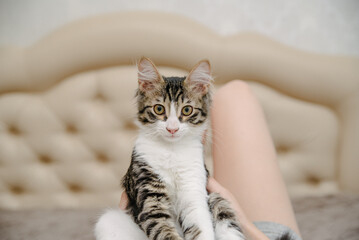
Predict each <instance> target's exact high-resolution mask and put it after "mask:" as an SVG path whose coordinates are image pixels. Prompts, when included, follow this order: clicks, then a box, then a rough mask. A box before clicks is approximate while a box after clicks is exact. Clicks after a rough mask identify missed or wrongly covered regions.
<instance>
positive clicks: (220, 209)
mask: <svg viewBox="0 0 359 240" xmlns="http://www.w3.org/2000/svg"><path fill="white" fill-rule="evenodd" d="M208 205H209V208H210V211H211V213H212V217H213V224H214V231H215V236H216V240H243V239H245V237H244V235H243V233H242V231H241V228H240V226H239V223H238V221H237V219H236V215H235V212H234V210H233V209H232V208H231V207H230V204H229V202H228V201H227V200H225V199H224V198H222V197H221V196H220V195H219V194H218V193H211V194H210V195H209V199H208Z"/></svg>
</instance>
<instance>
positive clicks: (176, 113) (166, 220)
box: [95, 58, 245, 240]
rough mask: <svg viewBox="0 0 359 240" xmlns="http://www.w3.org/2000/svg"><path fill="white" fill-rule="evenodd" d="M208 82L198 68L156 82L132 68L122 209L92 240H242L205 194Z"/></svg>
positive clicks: (108, 216)
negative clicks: (131, 135)
mask: <svg viewBox="0 0 359 240" xmlns="http://www.w3.org/2000/svg"><path fill="white" fill-rule="evenodd" d="M211 80H212V77H211V68H210V64H209V62H208V61H206V60H204V61H200V62H199V63H198V64H197V65H196V66H195V67H194V68H193V69H192V71H191V72H190V73H189V75H188V76H187V77H164V76H161V75H160V74H159V72H158V70H157V68H156V67H155V65H154V64H153V63H152V62H151V60H149V59H147V58H142V59H141V60H140V62H139V64H138V83H139V86H138V91H137V101H138V114H137V117H138V122H139V126H140V131H139V136H138V138H137V141H136V144H135V147H134V149H133V153H132V160H131V165H130V167H129V169H128V171H127V173H126V175H125V177H124V179H123V181H122V185H123V187H124V188H125V191H126V193H127V196H128V199H129V203H128V206H127V211H126V213H124V212H122V211H121V210H110V211H108V212H107V213H105V214H104V215H103V216H102V217H101V218H100V219H99V222H98V223H97V225H96V229H95V232H96V238H97V239H98V240H115V239H122V240H123V239H131V240H137V239H138V240H144V239H153V240H156V239H157V240H161V239H172V240H180V239H191V240H192V239H198V240H213V239H218V240H219V239H223V240H231V239H236V240H240V239H245V238H244V236H243V234H242V232H241V230H240V227H239V224H238V222H237V221H236V218H235V213H234V211H233V210H232V209H231V208H230V207H229V203H228V202H227V201H226V200H224V199H223V198H222V197H220V196H219V195H218V194H210V195H208V193H207V191H206V184H207V177H208V171H207V170H206V167H205V164H204V159H203V144H202V136H203V134H204V132H205V131H206V129H207V128H208V120H209V110H210V103H211V95H210V93H211V91H210V87H211Z"/></svg>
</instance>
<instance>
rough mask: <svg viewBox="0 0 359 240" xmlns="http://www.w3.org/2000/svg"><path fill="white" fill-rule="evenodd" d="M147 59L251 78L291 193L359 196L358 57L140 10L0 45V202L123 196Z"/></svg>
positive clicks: (87, 203)
mask: <svg viewBox="0 0 359 240" xmlns="http://www.w3.org/2000/svg"><path fill="white" fill-rule="evenodd" d="M141 56H147V57H150V58H152V59H153V60H154V62H155V63H156V64H157V65H159V66H162V67H161V69H162V70H163V73H165V74H166V73H168V74H180V75H184V74H185V72H186V70H189V67H191V66H192V65H193V64H194V63H195V62H197V61H198V60H200V59H203V58H208V59H209V60H210V61H211V63H212V65H213V71H214V75H215V77H216V84H217V86H219V85H221V84H224V83H226V82H228V81H230V80H233V79H243V80H247V81H249V82H250V84H251V86H252V87H253V89H254V91H255V93H256V95H257V96H258V97H259V99H260V100H261V102H262V104H263V107H264V109H265V113H266V117H267V120H268V123H269V126H270V130H271V133H272V136H273V138H274V141H275V144H276V147H277V150H278V154H279V155H278V160H279V162H280V166H281V169H282V170H283V174H284V177H285V179H286V182H287V185H288V188H289V191H290V193H291V195H292V196H298V195H314V194H327V193H335V192H338V191H351V192H357V193H359V145H358V144H359V124H358V123H359V60H358V59H355V58H350V57H338V56H337V57H334V56H324V55H318V54H312V53H307V52H302V51H298V50H295V49H292V48H289V47H286V46H283V45H281V44H279V43H277V42H274V41H272V40H269V39H267V38H265V37H263V36H259V35H256V34H249V33H248V34H240V35H236V36H232V37H221V36H218V35H216V34H214V33H213V32H211V31H209V30H208V29H206V28H204V27H203V26H201V25H199V24H197V23H195V22H192V21H190V20H188V19H185V18H182V17H179V16H174V15H169V14H164V13H150V12H147V13H145V12H133V13H121V14H113V15H105V16H99V17H94V18H90V19H85V20H82V21H78V22H74V23H71V24H69V25H67V26H65V27H63V28H61V29H59V30H58V31H56V32H54V33H52V34H50V35H49V36H47V37H46V38H44V39H42V40H41V41H39V42H37V43H36V44H34V45H32V46H29V47H26V48H19V47H7V48H2V49H1V50H0V208H3V209H24V208H52V207H65V208H66V207H100V206H109V205H116V204H117V203H118V201H119V197H120V192H121V190H120V188H119V182H120V179H121V177H122V175H123V174H124V172H125V171H126V169H127V167H128V164H129V160H130V153H131V148H132V145H133V141H134V138H135V136H136V127H135V126H134V124H133V122H132V119H133V117H134V114H135V107H134V91H135V88H136V84H137V81H136V71H135V67H134V63H135V61H136V60H137V59H139V58H140V57H141Z"/></svg>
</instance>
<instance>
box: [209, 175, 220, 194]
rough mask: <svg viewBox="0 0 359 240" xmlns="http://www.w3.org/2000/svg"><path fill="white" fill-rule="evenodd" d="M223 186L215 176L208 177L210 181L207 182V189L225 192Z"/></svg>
mask: <svg viewBox="0 0 359 240" xmlns="http://www.w3.org/2000/svg"><path fill="white" fill-rule="evenodd" d="M223 189H224V188H223V187H222V185H221V184H219V182H217V181H216V180H215V179H214V178H213V177H209V178H208V183H207V190H208V191H209V192H211V193H212V192H217V193H221V192H223Z"/></svg>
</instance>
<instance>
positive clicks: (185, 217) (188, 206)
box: [177, 188, 215, 240]
mask: <svg viewBox="0 0 359 240" xmlns="http://www.w3.org/2000/svg"><path fill="white" fill-rule="evenodd" d="M177 194H178V203H177V204H178V210H179V214H178V221H179V223H180V225H181V227H182V231H183V235H184V238H185V239H186V240H193V239H196V240H214V239H215V238H214V230H213V223H212V217H211V213H210V211H209V207H208V203H207V193H206V192H205V189H204V188H203V191H200V190H197V191H196V190H194V189H191V190H188V189H187V190H186V191H180V192H178V193H177Z"/></svg>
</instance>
